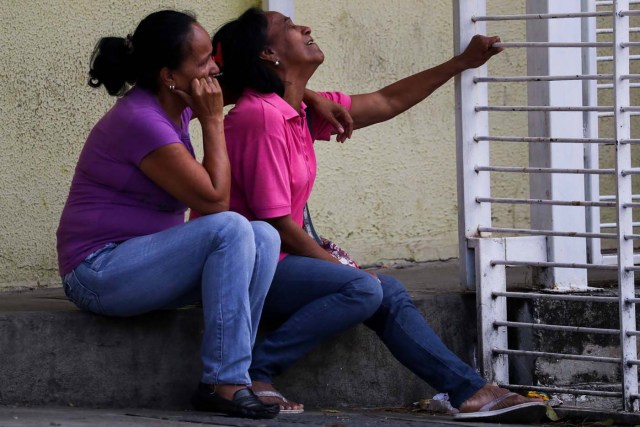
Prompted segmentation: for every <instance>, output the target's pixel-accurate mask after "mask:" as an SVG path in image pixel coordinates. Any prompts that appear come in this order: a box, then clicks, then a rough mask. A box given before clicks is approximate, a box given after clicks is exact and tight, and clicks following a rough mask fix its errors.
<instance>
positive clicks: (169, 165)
mask: <svg viewBox="0 0 640 427" xmlns="http://www.w3.org/2000/svg"><path fill="white" fill-rule="evenodd" d="M176 92H177V93H178V94H179V95H180V96H181V97H182V98H183V99H184V100H185V102H186V103H187V105H189V106H190V107H191V109H192V110H193V111H194V113H196V114H197V116H198V120H199V121H200V125H201V126H202V143H203V150H204V158H203V161H202V164H200V163H199V162H198V161H197V160H196V159H194V158H193V156H191V154H190V153H189V152H188V151H187V149H186V148H185V147H184V146H183V145H182V144H179V143H176V144H169V145H166V146H164V147H161V148H159V149H157V150H155V151H153V152H152V153H151V154H149V155H148V156H147V157H145V158H144V159H143V160H142V162H141V163H140V169H141V170H142V172H143V173H144V174H145V175H146V176H147V177H149V179H151V180H152V181H153V182H155V183H156V184H157V185H158V186H160V187H161V188H162V189H164V190H165V191H166V192H167V193H169V194H171V195H172V196H173V197H175V198H176V199H178V200H180V201H181V202H183V203H184V204H186V205H187V206H189V207H190V208H191V209H194V210H195V211H197V212H198V213H201V214H210V213H216V212H222V211H226V210H229V195H230V187H231V168H230V166H229V157H228V155H227V146H226V142H225V138H224V125H223V111H222V102H223V101H222V93H221V90H220V86H219V84H218V82H217V80H216V79H211V78H203V79H199V80H197V79H196V80H194V81H193V82H192V84H191V95H188V94H186V93H185V92H181V91H178V90H176Z"/></svg>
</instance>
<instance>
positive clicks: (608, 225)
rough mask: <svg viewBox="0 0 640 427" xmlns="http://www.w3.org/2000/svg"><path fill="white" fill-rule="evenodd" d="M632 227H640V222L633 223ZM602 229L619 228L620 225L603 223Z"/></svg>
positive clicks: (601, 224)
mask: <svg viewBox="0 0 640 427" xmlns="http://www.w3.org/2000/svg"><path fill="white" fill-rule="evenodd" d="M631 226H632V227H640V222H632V223H631ZM600 228H618V224H616V223H615V222H602V223H600Z"/></svg>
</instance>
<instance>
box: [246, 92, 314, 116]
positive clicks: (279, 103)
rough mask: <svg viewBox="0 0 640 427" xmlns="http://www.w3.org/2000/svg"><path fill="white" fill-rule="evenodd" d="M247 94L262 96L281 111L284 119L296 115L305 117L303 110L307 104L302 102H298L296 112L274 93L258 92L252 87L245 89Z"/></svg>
mask: <svg viewBox="0 0 640 427" xmlns="http://www.w3.org/2000/svg"><path fill="white" fill-rule="evenodd" d="M246 91H247V93H248V94H250V95H251V96H256V97H259V98H262V99H263V100H264V102H266V103H267V104H270V105H272V106H274V107H275V108H276V109H277V110H278V111H280V112H281V113H282V116H283V117H284V119H285V120H291V119H295V118H297V117H302V118H303V119H304V118H306V117H307V114H306V113H305V110H306V108H307V105H306V104H305V103H304V102H302V103H301V104H300V113H298V112H297V111H296V110H295V109H294V108H293V107H292V106H291V105H289V104H288V103H287V101H285V100H284V99H282V97H280V96H279V95H278V94H275V93H260V92H256V91H255V90H253V89H247V90H246Z"/></svg>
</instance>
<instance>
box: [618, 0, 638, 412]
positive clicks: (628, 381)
mask: <svg viewBox="0 0 640 427" xmlns="http://www.w3.org/2000/svg"><path fill="white" fill-rule="evenodd" d="M613 7H614V12H615V13H614V16H613V38H614V44H615V45H614V52H613V58H614V68H613V70H614V72H613V75H614V80H613V85H614V92H615V99H614V106H615V109H614V120H615V136H616V141H617V142H616V173H617V191H616V194H617V198H616V211H617V222H618V230H617V233H618V286H619V292H620V346H621V347H622V366H621V370H622V381H623V387H622V392H623V396H624V409H625V410H627V411H638V401H637V400H636V399H634V398H632V396H633V395H637V394H638V368H637V366H636V365H635V364H630V363H629V361H631V360H636V359H637V349H636V337H635V335H632V334H629V332H633V331H635V329H636V314H635V313H636V312H635V304H633V303H631V302H629V301H628V299H629V298H634V297H635V293H634V283H633V279H634V273H633V271H628V270H627V268H628V267H631V266H633V240H631V239H627V238H626V235H629V234H633V227H632V222H633V218H632V209H631V208H629V207H625V205H626V204H628V203H630V202H631V200H632V188H631V177H632V175H630V174H625V173H623V172H624V171H625V170H626V169H630V168H631V145H630V144H625V143H622V142H621V141H623V140H627V139H629V138H630V135H631V122H630V115H629V111H628V110H627V109H626V107H629V106H630V104H631V97H630V93H629V80H627V79H622V78H621V76H622V75H626V74H629V49H628V48H625V47H623V43H627V42H628V41H629V17H628V16H626V15H623V14H622V13H621V12H622V11H627V10H629V0H614V2H613Z"/></svg>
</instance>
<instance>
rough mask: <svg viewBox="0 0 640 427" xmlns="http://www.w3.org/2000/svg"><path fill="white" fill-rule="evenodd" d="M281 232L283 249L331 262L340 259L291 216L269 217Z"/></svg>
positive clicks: (293, 253)
mask: <svg viewBox="0 0 640 427" xmlns="http://www.w3.org/2000/svg"><path fill="white" fill-rule="evenodd" d="M266 221H267V222H269V223H270V224H271V225H273V227H274V228H275V229H276V230H278V233H279V234H280V241H281V242H282V243H281V244H282V250H283V251H284V252H286V253H289V254H292V255H299V256H305V257H309V258H317V259H322V260H325V261H329V262H335V263H338V262H339V261H338V260H337V259H336V258H334V257H333V256H331V255H330V254H329V253H328V252H327V251H325V250H324V249H322V247H320V245H318V243H316V241H315V240H313V238H311V236H309V235H308V234H307V233H306V232H305V231H304V230H303V229H302V227H300V226H299V225H298V224H296V223H295V222H294V221H293V220H291V218H290V217H283V218H273V219H267V220H266Z"/></svg>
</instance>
